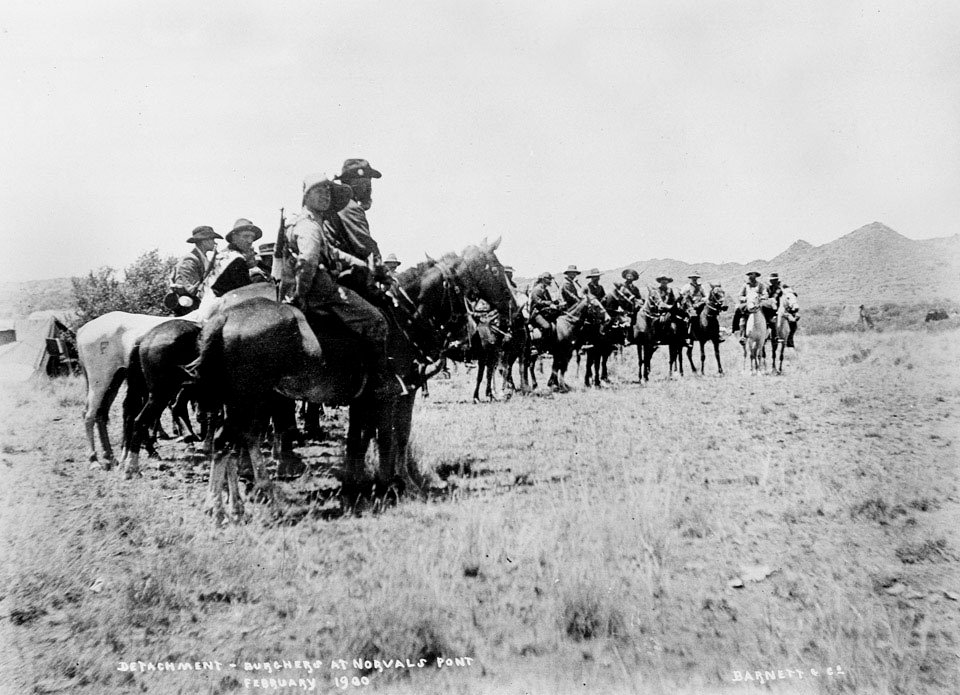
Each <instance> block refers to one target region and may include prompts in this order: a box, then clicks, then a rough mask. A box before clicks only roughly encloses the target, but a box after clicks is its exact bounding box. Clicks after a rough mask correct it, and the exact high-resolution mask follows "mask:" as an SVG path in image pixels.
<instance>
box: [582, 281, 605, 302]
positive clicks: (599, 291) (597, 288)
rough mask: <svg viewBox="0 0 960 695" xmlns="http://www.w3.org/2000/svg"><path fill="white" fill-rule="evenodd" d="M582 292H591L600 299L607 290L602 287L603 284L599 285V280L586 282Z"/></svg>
mask: <svg viewBox="0 0 960 695" xmlns="http://www.w3.org/2000/svg"><path fill="white" fill-rule="evenodd" d="M584 292H589V293H590V294H592V295H593V296H594V297H596V298H597V299H599V300H601V301H602V300H603V298H604V297H605V296H606V294H607V291H606V290H605V289H603V285H601V284H600V283H599V282H598V283H597V284H593V283H592V282H588V283H587V286H586V287H585V288H584Z"/></svg>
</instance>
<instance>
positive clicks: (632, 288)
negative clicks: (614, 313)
mask: <svg viewBox="0 0 960 695" xmlns="http://www.w3.org/2000/svg"><path fill="white" fill-rule="evenodd" d="M621 296H622V297H623V298H624V299H626V301H627V302H628V303H629V304H630V306H631V309H633V310H636V309H639V308H640V307H641V306H643V304H644V299H643V294H642V293H641V292H640V288H639V287H637V286H636V285H634V284H633V283H632V282H625V283H624V284H623V288H622V290H621Z"/></svg>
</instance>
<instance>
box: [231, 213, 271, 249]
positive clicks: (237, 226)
mask: <svg viewBox="0 0 960 695" xmlns="http://www.w3.org/2000/svg"><path fill="white" fill-rule="evenodd" d="M246 231H252V232H253V233H254V237H253V240H254V241H256V240H257V239H259V238H260V237H262V236H263V231H262V230H261V229H260V227H258V226H257V225H255V224H254V223H253V222H251V221H250V220H247V219H244V218H243V217H241V218H240V219H239V220H237V221H236V222H234V223H233V229H231V230H230V231H229V232H227V241H228V242H230V243H233V237H234V235H236V234H239V233H240V232H246Z"/></svg>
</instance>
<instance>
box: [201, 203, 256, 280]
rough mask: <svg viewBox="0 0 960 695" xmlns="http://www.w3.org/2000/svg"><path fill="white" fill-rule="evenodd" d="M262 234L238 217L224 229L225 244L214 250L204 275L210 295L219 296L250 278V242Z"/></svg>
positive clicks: (253, 261) (253, 256)
mask: <svg viewBox="0 0 960 695" xmlns="http://www.w3.org/2000/svg"><path fill="white" fill-rule="evenodd" d="M262 236H263V231H262V230H261V229H260V227H258V226H257V225H255V224H254V223H253V222H251V221H250V220H248V219H245V218H242V217H241V218H240V219H239V220H237V221H236V222H234V224H233V229H231V230H230V231H229V232H227V237H226V239H227V247H226V248H225V249H221V250H220V251H218V252H217V255H216V258H214V259H213V269H212V270H211V271H210V274H209V275H208V276H207V283H208V287H209V288H210V291H211V292H212V293H213V296H215V297H222V296H223V295H225V294H226V293H227V292H230V291H232V290H235V289H238V288H240V287H244V286H246V285H249V284H250V283H251V282H253V279H252V278H251V272H255V269H256V267H257V252H256V251H254V249H253V242H255V241H256V240H257V239H259V238H260V237H262Z"/></svg>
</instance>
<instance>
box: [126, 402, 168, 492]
mask: <svg viewBox="0 0 960 695" xmlns="http://www.w3.org/2000/svg"><path fill="white" fill-rule="evenodd" d="M165 396H167V394H166V393H165V392H161V393H151V394H150V395H149V396H148V397H147V402H146V404H145V405H144V406H143V409H142V410H141V411H140V413H139V414H138V415H137V417H136V418H134V420H133V424H132V425H131V428H130V431H131V434H130V441H129V443H128V444H127V456H126V465H125V466H124V470H123V477H124V478H126V479H127V480H130V479H132V478H135V477H138V476H139V475H140V447H141V445H142V446H144V448H147V449H148V450H149V449H152V448H153V447H152V446H147V444H148V442H149V439H150V428H151V427H152V425H153V423H155V422H156V421H157V418H158V417H159V416H160V413H162V412H163V409H164V407H166V403H167V402H168V400H167V399H166V398H165ZM153 453H154V454H156V450H154V452H153Z"/></svg>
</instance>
